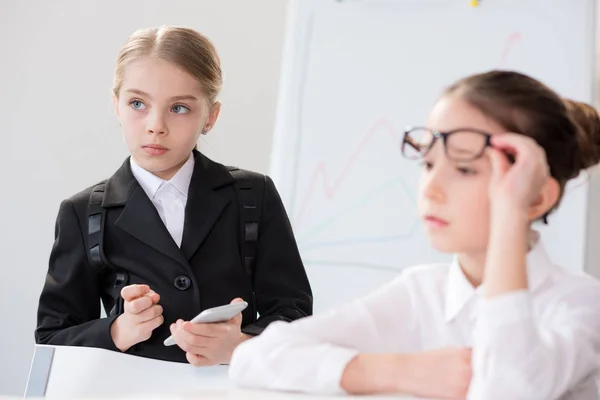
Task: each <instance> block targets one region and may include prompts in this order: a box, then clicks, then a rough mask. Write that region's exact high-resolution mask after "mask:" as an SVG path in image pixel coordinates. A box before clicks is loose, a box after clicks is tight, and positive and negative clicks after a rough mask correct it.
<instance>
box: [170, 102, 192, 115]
mask: <svg viewBox="0 0 600 400" xmlns="http://www.w3.org/2000/svg"><path fill="white" fill-rule="evenodd" d="M171 111H173V112H174V113H175V114H187V113H189V112H190V109H189V108H187V107H186V106H184V105H181V104H175V105H174V106H173V108H171Z"/></svg>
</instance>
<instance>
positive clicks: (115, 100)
mask: <svg viewBox="0 0 600 400" xmlns="http://www.w3.org/2000/svg"><path fill="white" fill-rule="evenodd" d="M112 100H113V107H115V114H117V119H120V116H119V98H118V97H117V96H116V95H114V94H113V96H112Z"/></svg>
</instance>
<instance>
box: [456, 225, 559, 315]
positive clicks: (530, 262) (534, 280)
mask: <svg viewBox="0 0 600 400" xmlns="http://www.w3.org/2000/svg"><path fill="white" fill-rule="evenodd" d="M539 236H540V235H539V233H538V232H536V231H534V230H531V231H530V234H529V243H530V247H531V250H530V251H529V253H527V261H526V263H527V282H528V286H529V291H531V292H533V291H534V290H536V289H537V288H539V287H540V286H541V284H542V283H544V281H545V280H546V278H547V277H548V276H549V274H550V271H551V268H552V263H551V262H550V258H549V257H548V253H547V252H546V249H545V248H544V246H543V244H542V242H541V240H540V237H539ZM482 290H483V285H481V286H479V287H478V288H477V289H475V288H474V287H473V285H471V282H469V280H468V279H467V277H466V276H465V274H464V272H463V270H462V268H461V267H460V265H459V263H458V258H457V257H454V260H453V261H452V265H451V266H450V271H449V275H448V284H447V287H446V307H445V319H446V322H450V321H451V320H452V319H454V317H456V316H457V315H458V313H459V312H460V311H461V310H462V309H463V308H464V307H465V305H466V304H467V303H468V302H469V301H470V300H471V299H472V298H473V297H476V296H479V295H480V293H481V292H482Z"/></svg>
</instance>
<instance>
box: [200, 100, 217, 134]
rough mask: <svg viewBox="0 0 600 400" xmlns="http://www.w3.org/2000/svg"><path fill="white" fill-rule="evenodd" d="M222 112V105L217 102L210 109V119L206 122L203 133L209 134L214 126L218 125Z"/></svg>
mask: <svg viewBox="0 0 600 400" xmlns="http://www.w3.org/2000/svg"><path fill="white" fill-rule="evenodd" d="M220 112H221V103H220V102H218V101H217V102H215V103H213V105H212V106H211V107H210V111H209V114H208V119H207V120H206V125H204V128H203V132H204V133H205V134H206V133H208V132H209V131H210V130H211V129H212V128H213V126H215V124H216V123H217V119H219V113H220Z"/></svg>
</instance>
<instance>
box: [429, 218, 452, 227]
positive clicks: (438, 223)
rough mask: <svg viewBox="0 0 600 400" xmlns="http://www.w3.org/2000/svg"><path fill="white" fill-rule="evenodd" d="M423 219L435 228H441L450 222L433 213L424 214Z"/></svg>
mask: <svg viewBox="0 0 600 400" xmlns="http://www.w3.org/2000/svg"><path fill="white" fill-rule="evenodd" d="M423 220H424V221H425V223H426V224H428V225H429V226H432V227H435V228H443V227H446V226H448V225H449V224H450V223H449V222H448V221H446V220H445V219H442V218H439V217H436V216H435V215H426V216H425V217H424V218H423Z"/></svg>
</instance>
